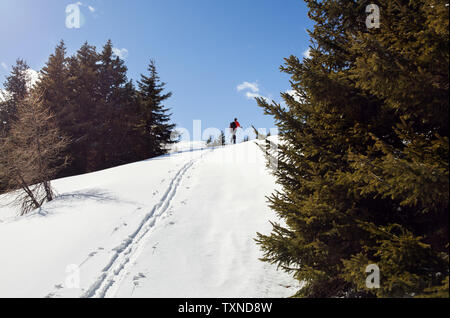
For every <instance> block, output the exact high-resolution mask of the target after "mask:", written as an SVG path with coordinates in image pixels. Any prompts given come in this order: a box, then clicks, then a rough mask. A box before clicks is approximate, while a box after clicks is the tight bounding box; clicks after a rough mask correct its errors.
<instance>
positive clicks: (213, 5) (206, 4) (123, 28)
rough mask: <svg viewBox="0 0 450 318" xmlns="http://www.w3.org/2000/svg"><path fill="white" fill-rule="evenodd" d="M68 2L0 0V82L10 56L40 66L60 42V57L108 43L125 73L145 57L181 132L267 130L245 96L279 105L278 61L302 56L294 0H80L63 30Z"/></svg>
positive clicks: (284, 84) (301, 11)
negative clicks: (196, 125)
mask: <svg viewBox="0 0 450 318" xmlns="http://www.w3.org/2000/svg"><path fill="white" fill-rule="evenodd" d="M73 3H77V2H76V1H73V0H72V1H64V0H38V1H36V0H1V1H0V30H2V32H1V40H0V43H1V44H0V47H1V49H0V82H1V83H3V82H4V79H5V76H6V75H7V74H8V73H9V69H10V67H11V65H12V64H14V62H15V60H16V58H18V57H21V58H24V59H25V60H26V61H27V62H28V64H29V65H30V66H31V68H33V69H35V70H39V69H40V68H42V66H43V65H44V64H45V62H46V61H47V59H48V56H49V55H50V54H51V53H52V52H53V50H54V48H55V46H56V45H57V43H58V42H59V40H61V39H64V41H65V42H66V46H67V48H68V53H69V54H72V53H74V52H75V51H76V50H77V49H78V48H79V47H80V46H81V45H82V43H83V42H85V41H88V42H89V43H90V44H92V45H95V46H97V48H98V50H99V49H101V47H102V46H103V44H104V43H105V42H106V41H107V40H108V39H111V40H112V41H113V44H114V46H115V47H116V48H117V49H118V50H120V51H118V52H120V53H119V54H123V55H124V57H125V62H126V65H127V66H128V76H129V78H132V79H134V80H136V79H139V75H140V73H142V72H145V70H146V67H147V64H148V61H149V60H150V58H152V59H155V61H156V65H157V68H158V71H159V73H160V76H161V79H162V80H163V81H164V82H167V89H168V90H170V91H172V92H173V94H174V95H173V97H172V98H171V99H170V100H168V102H167V106H169V107H170V108H171V109H172V113H173V116H172V119H173V121H174V122H175V123H176V124H177V125H178V126H180V127H185V128H187V129H189V130H191V129H192V121H193V120H194V119H200V120H202V128H203V129H204V128H207V127H218V128H225V127H226V126H228V124H229V122H230V121H232V119H233V118H234V117H238V118H239V120H240V122H241V124H243V126H244V127H248V126H250V125H251V124H253V125H255V126H256V127H258V128H259V127H261V128H267V129H269V128H271V127H273V126H274V123H273V120H272V118H271V117H269V116H266V115H264V114H263V111H262V109H260V108H259V107H258V106H257V105H256V102H255V100H254V99H253V98H251V97H252V96H255V95H261V96H265V97H268V98H271V99H272V98H273V99H274V100H276V101H281V98H280V92H282V91H286V90H289V89H290V87H289V77H288V76H287V75H286V74H284V73H280V71H279V66H280V65H281V64H283V62H284V61H283V58H285V57H288V56H290V55H291V54H294V55H297V56H299V57H301V56H302V55H303V54H304V52H305V51H306V50H307V49H308V46H309V36H308V34H307V32H306V30H307V29H312V26H313V24H312V22H311V21H310V20H309V19H308V17H307V8H306V5H305V4H304V2H303V1H301V0H128V1H125V0H108V1H107V0H83V1H80V2H79V3H80V4H79V8H80V11H81V13H82V15H83V21H84V23H83V24H82V25H81V27H80V28H71V29H69V28H67V27H66V12H65V10H66V7H67V5H69V4H73ZM245 82H247V83H245ZM0 87H1V85H0ZM238 88H240V90H239V89H238Z"/></svg>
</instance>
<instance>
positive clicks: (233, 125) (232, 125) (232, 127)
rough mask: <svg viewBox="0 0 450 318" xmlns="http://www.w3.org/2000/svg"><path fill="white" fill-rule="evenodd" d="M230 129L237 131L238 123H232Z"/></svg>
mask: <svg viewBox="0 0 450 318" xmlns="http://www.w3.org/2000/svg"><path fill="white" fill-rule="evenodd" d="M230 128H231V129H236V123H235V122H234V121H233V122H231V123H230Z"/></svg>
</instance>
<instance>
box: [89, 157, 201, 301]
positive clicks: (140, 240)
mask: <svg viewBox="0 0 450 318" xmlns="http://www.w3.org/2000/svg"><path fill="white" fill-rule="evenodd" d="M194 162H195V161H194V160H191V161H189V162H188V163H187V164H185V165H184V166H183V167H182V168H181V169H180V170H179V171H178V172H177V174H176V175H175V177H174V178H173V179H172V181H171V182H170V185H169V188H168V189H167V190H166V192H165V193H164V195H163V196H162V198H161V200H160V201H159V203H158V204H156V205H155V206H154V207H153V209H152V210H151V211H150V212H149V213H148V214H147V215H146V216H145V217H144V219H143V220H142V222H141V223H140V225H139V226H138V228H137V229H136V231H135V232H134V233H132V234H131V235H129V237H128V238H127V239H125V240H124V241H123V242H122V244H120V245H119V246H117V247H116V248H115V249H114V251H115V253H114V255H113V256H112V257H111V259H110V261H109V263H108V265H106V267H105V268H104V269H103V271H102V273H101V274H100V276H99V277H98V278H97V279H96V281H95V282H94V283H93V284H92V285H91V286H90V287H89V288H88V290H87V291H86V292H84V293H83V294H82V295H81V297H82V298H103V297H106V296H108V297H113V296H114V294H115V291H116V288H117V287H118V286H119V285H120V282H121V281H122V279H123V278H124V277H125V275H126V274H127V267H128V266H130V264H132V263H133V261H134V260H135V259H136V258H137V256H138V255H139V254H140V252H141V250H142V247H143V246H144V245H145V240H146V238H147V236H148V235H149V234H150V232H151V229H152V228H153V227H154V225H155V223H156V222H157V220H158V219H159V218H160V217H161V215H163V214H164V212H166V211H167V210H168V209H169V207H170V204H171V202H172V199H173V198H174V197H175V195H176V194H177V190H178V188H179V186H180V183H181V181H182V180H183V176H184V175H185V173H186V171H188V170H189V168H191V167H192V165H193V164H194Z"/></svg>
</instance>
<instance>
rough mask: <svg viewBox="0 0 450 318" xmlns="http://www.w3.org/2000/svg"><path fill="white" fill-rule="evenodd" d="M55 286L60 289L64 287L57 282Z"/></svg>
mask: <svg viewBox="0 0 450 318" xmlns="http://www.w3.org/2000/svg"><path fill="white" fill-rule="evenodd" d="M55 288H56V289H62V288H64V287H63V285H62V284H58V285H55Z"/></svg>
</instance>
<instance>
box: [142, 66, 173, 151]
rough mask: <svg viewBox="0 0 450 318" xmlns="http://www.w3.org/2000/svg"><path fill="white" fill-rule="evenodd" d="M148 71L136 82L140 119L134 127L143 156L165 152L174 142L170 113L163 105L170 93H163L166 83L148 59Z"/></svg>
mask: <svg viewBox="0 0 450 318" xmlns="http://www.w3.org/2000/svg"><path fill="white" fill-rule="evenodd" d="M148 72H149V76H145V75H141V80H140V81H139V82H138V86H139V103H140V110H139V116H140V119H139V123H137V125H136V129H137V130H138V131H139V132H140V134H141V138H142V142H143V144H144V145H145V149H146V152H145V156H146V157H153V156H159V155H162V154H164V153H166V152H167V148H166V146H167V145H168V144H171V143H173V142H174V141H173V139H172V132H173V129H174V128H175V125H174V124H171V123H170V116H171V114H168V111H169V109H167V108H165V106H164V105H163V102H164V101H165V100H167V99H168V98H170V97H171V96H172V93H171V92H169V93H163V91H164V87H165V85H166V84H165V83H163V82H161V81H160V78H159V75H158V73H157V71H156V66H155V62H154V61H150V64H149V66H148Z"/></svg>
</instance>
